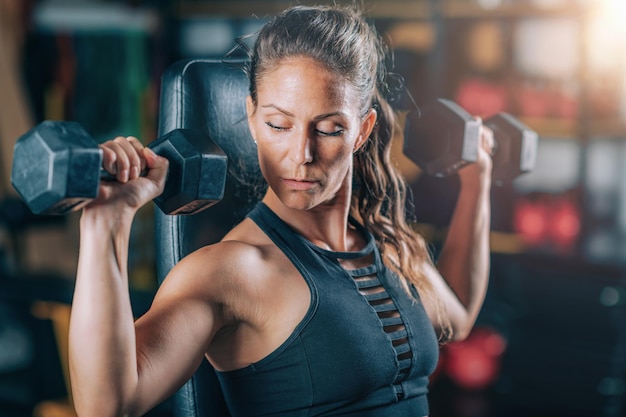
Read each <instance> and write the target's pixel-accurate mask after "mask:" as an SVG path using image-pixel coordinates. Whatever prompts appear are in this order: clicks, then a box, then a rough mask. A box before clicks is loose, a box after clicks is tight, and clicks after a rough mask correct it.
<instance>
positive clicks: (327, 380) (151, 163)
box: [70, 7, 491, 417]
mask: <svg viewBox="0 0 626 417" xmlns="http://www.w3.org/2000/svg"><path fill="white" fill-rule="evenodd" d="M249 75H250V95H249V97H248V99H247V102H246V108H247V112H248V124H249V127H250V132H251V133H252V136H253V138H254V139H255V142H256V143H257V146H258V156H259V162H260V167H261V170H262V173H263V175H264V177H265V179H266V181H267V183H268V185H269V187H268V190H267V192H266V194H265V196H264V198H263V200H262V202H261V203H260V204H259V205H258V206H257V207H256V208H255V209H254V210H253V211H252V212H251V213H250V214H249V216H248V217H247V218H246V219H245V220H243V221H242V222H241V223H240V224H239V225H237V226H236V227H234V228H233V229H232V231H231V232H230V233H228V234H227V235H226V236H225V237H224V239H223V240H222V241H221V242H219V243H217V244H214V245H211V246H207V247H204V248H202V249H199V250H198V251H196V252H194V253H192V254H190V255H189V256H187V257H186V258H185V259H183V260H182V261H181V262H180V263H179V264H178V265H177V266H175V267H174V268H173V269H172V271H171V272H170V274H169V275H168V277H167V278H166V279H165V281H164V282H163V284H162V286H161V288H160V289H159V291H158V294H157V295H156V297H155V300H154V302H153V305H152V307H151V308H150V310H149V311H148V312H147V313H146V314H145V315H144V316H142V317H141V318H140V319H138V320H137V321H136V323H133V317H132V312H131V308H130V302H129V296H128V291H127V269H126V262H127V257H128V253H127V252H128V239H129V233H130V227H131V222H132V219H133V215H134V214H135V212H136V211H137V209H138V208H139V207H141V206H142V205H143V204H145V203H146V202H148V201H150V200H151V199H153V198H154V197H155V196H157V195H158V194H159V193H160V192H161V191H162V189H163V184H164V179H165V176H166V171H167V161H166V160H164V159H163V158H160V157H158V156H156V155H155V154H153V153H152V152H151V151H150V150H149V149H147V148H144V147H143V146H141V144H140V143H139V142H138V141H137V140H136V139H135V138H132V137H129V138H122V137H118V138H116V139H114V140H113V141H110V142H107V143H105V144H103V146H102V149H103V152H104V167H105V169H106V170H107V171H109V172H111V173H114V174H116V175H117V179H118V180H119V184H103V185H102V186H101V193H100V196H99V197H98V199H97V200H95V201H94V202H92V203H91V204H90V205H88V206H87V207H85V208H84V210H83V213H82V217H81V246H80V258H79V265H78V274H77V282H76V290H75V296H74V303H73V314H72V319H71V328H70V370H71V377H72V387H73V394H74V401H75V405H76V409H77V411H78V413H79V415H80V416H91V415H97V416H114V415H123V416H126V415H128V416H135V415H141V414H143V413H145V412H146V411H148V410H149V409H150V408H151V407H153V406H155V405H156V404H158V403H159V402H160V401H162V400H164V399H166V398H167V397H168V396H169V395H171V394H172V393H173V392H174V391H175V390H176V389H177V388H178V387H180V386H181V385H182V384H183V383H184V382H185V381H186V380H187V379H188V378H189V377H190V376H191V375H192V374H193V372H194V371H195V369H196V368H197V367H198V366H199V364H200V363H201V361H202V360H203V358H205V357H206V358H207V359H208V360H209V361H210V363H211V364H212V365H213V366H214V367H215V369H216V370H217V374H218V378H219V379H220V383H221V385H222V389H223V391H224V396H225V399H226V402H227V404H228V407H229V409H230V411H231V413H232V414H233V415H235V416H254V415H266V414H267V415H269V414H271V415H285V416H301V415H302V416H304V415H307V416H309V415H355V416H357V415H358V416H370V415H371V416H377V417H381V416H382V417H384V416H405V415H406V416H424V415H427V414H428V404H427V399H426V392H427V384H428V375H429V374H430V373H431V372H432V371H433V370H434V368H435V366H436V363H437V357H438V356H437V348H438V344H437V342H438V340H437V337H438V335H439V338H440V339H441V340H454V339H460V338H463V337H465V336H466V335H467V334H468V332H469V331H470V329H471V327H472V325H473V323H474V321H475V319H476V316H477V314H478V311H479V309H480V306H481V304H482V301H483V298H484V294H485V289H486V285H487V276H488V252H489V248H488V230H489V216H490V215H489V187H490V173H491V161H490V158H489V155H488V153H489V150H490V145H489V143H488V142H489V141H488V140H486V141H485V146H484V147H483V149H481V151H480V157H479V160H478V162H476V163H475V164H472V165H471V166H468V167H466V168H464V169H463V170H462V171H461V172H460V176H461V181H462V187H461V191H460V195H459V199H458V203H457V207H456V208H455V212H454V216H453V219H452V222H451V224H450V229H449V233H448V238H447V240H446V243H445V245H444V247H443V250H442V253H441V255H440V258H439V261H438V270H437V269H435V267H434V266H433V265H432V263H431V262H430V261H429V257H428V253H427V251H426V247H425V244H424V242H423V240H422V239H421V238H420V237H419V236H418V235H417V234H415V233H414V232H413V231H412V230H411V228H410V227H409V226H408V225H407V223H406V221H405V219H404V207H405V206H404V195H405V188H404V183H403V182H402V179H401V178H400V176H399V175H398V173H397V172H396V171H395V170H394V168H393V165H392V163H391V162H390V160H389V149H390V145H391V143H390V142H391V134H392V127H393V126H394V124H395V119H394V115H393V112H392V111H391V109H390V107H389V105H388V103H387V102H386V101H385V99H384V97H383V94H382V91H383V90H384V85H385V72H384V49H383V47H382V44H381V42H380V39H379V38H378V36H377V35H376V33H375V31H374V30H373V29H372V28H371V27H370V26H369V25H368V24H367V23H366V22H365V20H364V19H363V17H362V16H360V15H359V14H358V13H357V12H356V11H353V10H351V9H343V8H338V7H317V8H307V7H295V8H292V9H289V10H287V11H286V12H284V13H283V14H281V15H280V16H278V17H276V18H275V19H273V20H272V21H271V22H269V23H268V24H267V25H266V26H265V27H264V28H263V29H262V30H261V32H260V34H259V36H258V39H257V41H256V44H255V47H254V50H253V53H252V59H251V65H250V73H249ZM484 137H485V138H487V139H488V138H489V135H484ZM144 168H147V170H148V172H147V175H146V176H144V177H140V176H139V173H140V172H142V171H143V170H144ZM442 277H445V279H444V278H442Z"/></svg>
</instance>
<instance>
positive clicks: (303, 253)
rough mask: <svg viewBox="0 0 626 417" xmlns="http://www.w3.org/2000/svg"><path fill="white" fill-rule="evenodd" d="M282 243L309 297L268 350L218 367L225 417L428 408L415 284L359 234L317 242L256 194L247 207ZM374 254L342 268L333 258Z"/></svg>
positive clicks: (427, 365) (423, 322) (428, 358)
mask: <svg viewBox="0 0 626 417" xmlns="http://www.w3.org/2000/svg"><path fill="white" fill-rule="evenodd" d="M248 216H249V217H250V218H251V219H252V220H253V221H254V222H255V223H256V224H257V225H258V226H259V227H260V228H261V229H262V230H263V231H264V232H265V233H266V234H267V235H268V237H269V238H270V239H271V240H272V241H273V242H274V243H275V244H276V245H277V246H278V247H279V248H280V249H281V250H282V251H283V252H284V253H285V255H286V256H287V257H288V258H289V259H290V260H291V262H292V263H293V264H294V265H295V267H296V268H297V269H298V271H299V272H300V274H302V276H303V278H304V280H305V281H306V283H307V284H308V286H309V289H310V291H311V303H310V307H309V309H308V311H307V313H306V315H305V317H304V319H303V320H302V321H301V322H300V323H299V324H298V326H297V327H296V329H295V330H294V332H293V333H292V334H291V336H290V337H289V338H288V339H287V340H286V341H285V342H284V343H283V344H282V345H281V346H280V347H279V348H278V349H276V350H275V351H274V352H272V353H270V354H269V355H268V356H267V357H265V358H263V359H262V360H260V361H259V362H256V363H254V364H251V365H249V366H247V367H245V368H242V369H238V370H234V371H227V372H217V376H218V379H219V381H220V384H221V387H222V390H223V393H224V398H225V400H226V404H227V405H228V408H229V410H230V412H231V414H232V416H233V417H240V416H241V417H244V416H245V417H252V416H290V417H291V416H338V415H341V416H359V417H368V416H372V417H374V416H375V417H404V416H407V417H408V416H411V417H422V416H426V415H428V400H427V392H428V376H429V375H430V374H431V373H432V372H433V371H434V369H435V367H436V365H437V360H438V352H439V350H438V342H437V337H436V335H435V331H434V329H433V326H432V324H431V322H430V320H429V319H428V317H427V316H426V312H425V311H424V308H423V306H422V304H421V302H420V301H419V296H418V294H417V291H415V290H413V297H411V296H409V294H408V293H407V291H406V290H405V289H404V287H403V285H402V284H401V282H400V281H399V279H398V277H397V275H396V274H394V273H393V272H391V271H390V270H389V269H387V268H386V267H385V266H384V264H383V263H382V261H381V258H380V254H379V251H378V248H377V246H376V242H375V240H374V238H373V236H372V234H371V233H369V232H368V231H367V230H365V228H364V227H363V226H361V225H360V224H359V223H358V222H356V221H354V219H351V220H350V221H351V224H352V225H353V226H354V227H355V228H356V229H357V230H358V231H359V232H360V233H362V234H363V236H364V237H365V238H366V241H367V244H366V246H365V247H364V248H363V249H362V250H360V251H358V252H335V251H329V250H325V249H322V248H320V247H318V246H316V245H314V244H313V243H312V242H310V241H308V240H307V239H305V238H304V237H303V236H301V235H300V234H298V233H297V232H295V231H294V230H293V229H291V228H290V226H288V225H287V224H286V223H285V222H283V221H282V220H281V219H280V218H279V217H278V216H277V215H276V214H275V213H274V212H272V211H271V210H270V209H269V208H268V207H267V206H266V205H265V204H263V203H259V204H258V205H257V206H256V207H255V208H254V209H253V210H252V212H250V214H249V215H248ZM368 255H369V256H370V258H372V256H371V255H373V260H374V263H373V264H371V265H369V266H367V267H364V268H359V269H355V270H345V269H344V268H343V267H342V266H341V265H340V264H339V262H338V260H339V259H358V258H362V257H365V256H368Z"/></svg>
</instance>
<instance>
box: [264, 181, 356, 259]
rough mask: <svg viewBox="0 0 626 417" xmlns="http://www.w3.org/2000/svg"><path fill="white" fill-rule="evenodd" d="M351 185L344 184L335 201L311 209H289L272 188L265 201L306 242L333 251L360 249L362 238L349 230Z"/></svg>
mask: <svg viewBox="0 0 626 417" xmlns="http://www.w3.org/2000/svg"><path fill="white" fill-rule="evenodd" d="M351 195H352V186H351V183H350V184H345V185H344V187H342V191H341V192H340V193H338V195H337V196H336V197H335V198H334V199H332V200H331V201H327V202H325V203H322V204H320V205H317V206H315V207H313V208H310V209H300V208H291V207H287V206H286V205H285V204H284V203H283V202H282V201H281V200H280V199H279V198H278V196H277V195H276V194H275V193H274V192H273V190H272V189H271V188H270V189H268V191H267V193H266V194H265V197H264V198H263V202H264V203H265V204H266V205H267V206H268V207H269V208H270V209H271V210H272V211H273V212H274V213H276V214H277V215H278V217H280V218H281V219H282V220H283V221H284V222H286V223H287V224H288V225H289V226H290V227H291V228H293V229H294V230H296V231H297V232H298V233H299V234H301V235H302V236H303V237H304V238H306V239H307V240H309V241H311V242H313V243H314V244H315V245H317V246H319V247H321V248H324V249H328V250H333V251H339V252H348V251H354V250H358V249H361V247H362V245H363V242H362V238H361V237H360V236H359V235H358V233H355V232H354V231H353V230H352V229H350V228H349V227H348V214H349V212H350V200H351Z"/></svg>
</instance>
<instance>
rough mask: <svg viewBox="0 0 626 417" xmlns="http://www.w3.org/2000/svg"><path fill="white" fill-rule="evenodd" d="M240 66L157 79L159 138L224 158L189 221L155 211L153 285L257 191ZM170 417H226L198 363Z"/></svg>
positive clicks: (229, 223)
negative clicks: (188, 140) (202, 139)
mask: <svg viewBox="0 0 626 417" xmlns="http://www.w3.org/2000/svg"><path fill="white" fill-rule="evenodd" d="M244 65H245V61H243V60H236V59H235V60H227V61H224V60H206V59H195V60H186V61H180V62H177V63H175V64H173V65H172V66H170V67H169V68H168V69H166V71H165V73H164V74H163V78H162V85H161V88H162V89H161V101H160V108H159V135H163V134H165V133H167V132H169V131H171V130H174V129H178V128H186V129H194V130H197V131H200V132H203V133H205V134H207V135H208V136H209V137H211V139H213V141H214V142H215V143H217V144H218V145H219V146H220V147H221V148H222V149H223V150H224V152H225V153H226V156H227V157H228V175H227V180H226V191H225V193H224V198H223V200H222V201H221V202H219V203H218V204H216V205H214V206H212V207H211V208H209V209H207V210H205V211H202V212H200V213H198V214H195V215H191V216H168V215H164V214H163V213H162V212H160V210H158V209H156V210H155V226H156V232H155V233H156V262H157V275H158V279H159V282H162V280H163V279H164V278H165V276H166V275H167V274H168V272H169V271H170V269H171V268H172V267H173V266H174V265H175V264H176V263H177V262H179V261H180V260H181V259H182V258H183V257H184V256H186V255H187V254H189V253H191V252H193V251H194V250H196V249H198V248H200V247H202V246H205V245H207V244H211V243H215V242H217V241H219V240H220V239H221V238H222V237H223V236H224V234H225V233H226V232H228V231H229V230H230V229H231V228H232V227H233V226H234V225H235V224H236V223H238V222H239V221H241V220H242V219H243V218H244V217H245V215H246V214H247V212H248V211H249V210H250V209H251V208H252V207H253V206H254V204H255V203H256V202H257V201H258V199H259V198H260V197H261V195H262V193H263V191H264V185H263V182H262V179H261V178H262V177H261V173H260V170H259V166H258V158H257V153H256V145H255V144H254V141H253V140H252V137H251V136H250V132H249V130H248V124H247V120H246V111H245V98H246V95H247V94H248V78H247V76H246V74H245V73H244V71H243V66H244ZM174 414H175V416H177V417H208V416H213V417H215V416H216V417H227V416H229V414H228V412H227V411H226V408H225V405H224V401H223V398H222V394H221V391H220V389H219V385H218V384H217V381H216V379H215V373H214V371H213V370H212V368H211V366H210V365H209V363H208V362H207V361H206V360H205V361H204V362H203V364H202V366H201V368H200V369H199V370H198V372H196V374H195V375H194V377H193V378H192V379H191V380H190V381H189V382H187V383H186V384H185V386H184V387H183V388H181V390H180V391H179V392H177V393H176V394H175V397H174Z"/></svg>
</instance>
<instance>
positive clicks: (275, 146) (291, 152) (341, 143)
mask: <svg viewBox="0 0 626 417" xmlns="http://www.w3.org/2000/svg"><path fill="white" fill-rule="evenodd" d="M352 88H353V87H352V86H351V85H350V84H349V83H348V82H347V81H345V79H342V78H340V77H337V76H335V75H334V74H333V73H331V72H330V71H328V70H327V69H326V68H325V67H324V66H322V65H321V64H319V63H318V62H317V61H315V60H313V59H311V58H291V59H287V60H283V61H281V63H280V64H279V65H278V66H276V67H275V68H273V69H271V70H270V71H268V72H266V73H264V74H263V76H262V77H261V79H260V80H258V82H257V103H256V104H255V103H253V102H252V99H251V98H250V97H248V100H247V111H248V123H249V126H250V132H251V133H252V137H253V138H254V139H255V141H256V142H257V146H258V155H259V163H260V167H261V171H262V172H263V175H264V177H265V179H266V180H267V182H268V184H269V186H270V187H271V189H272V190H273V192H274V193H275V194H276V195H277V196H278V198H279V199H280V200H281V201H282V202H283V204H285V205H286V206H287V207H290V208H295V209H310V208H313V207H316V206H318V205H320V204H322V203H332V202H333V201H334V200H335V199H336V198H337V197H339V196H340V195H341V194H342V193H344V192H345V193H348V192H349V191H350V188H349V184H350V183H351V181H352V178H351V177H352V155H353V152H354V151H356V150H357V149H358V148H359V147H360V146H361V145H363V143H364V142H365V141H366V140H367V138H368V137H369V134H370V132H371V130H372V128H373V126H374V123H375V121H376V112H375V111H374V110H370V112H369V113H368V114H367V115H366V117H365V118H362V117H361V115H360V114H359V106H358V101H357V96H356V94H355V92H354V91H353V90H352ZM347 197H348V199H349V197H350V196H349V195H348V196H347Z"/></svg>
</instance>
